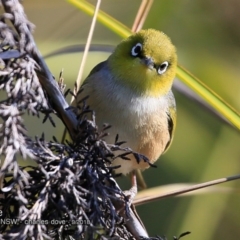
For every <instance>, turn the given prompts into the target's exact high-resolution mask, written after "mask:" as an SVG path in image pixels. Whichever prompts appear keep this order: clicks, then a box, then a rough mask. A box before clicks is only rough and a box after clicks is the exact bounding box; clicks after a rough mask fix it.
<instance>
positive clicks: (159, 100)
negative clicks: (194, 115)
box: [81, 29, 177, 174]
mask: <svg viewBox="0 0 240 240" xmlns="http://www.w3.org/2000/svg"><path fill="white" fill-rule="evenodd" d="M176 67H177V55H176V49H175V47H174V46H173V44H172V43H171V40H170V39H169V38H168V37H167V36H166V35H165V34H164V33H163V32H160V31H157V30H154V29H147V30H141V31H139V32H137V33H135V34H133V35H131V36H130V37H128V38H127V39H125V40H123V41H122V42H121V43H120V44H119V45H118V46H117V47H116V48H115V50H114V52H113V53H112V54H111V55H110V56H109V58H108V59H107V60H106V61H104V62H101V63H99V64H98V65H97V66H95V67H94V68H93V70H92V71H91V72H90V74H89V76H88V77H87V78H86V80H85V81H84V83H83V86H82V88H83V95H81V97H83V96H85V95H86V96H89V98H88V99H87V104H88V105H89V106H90V108H91V109H92V110H94V111H95V115H96V122H97V125H98V126H99V127H100V126H102V125H103V124H104V123H109V124H110V125H111V128H110V129H109V133H110V134H109V135H108V136H107V137H106V138H105V140H106V142H107V143H114V140H115V137H116V135H117V134H118V135H119V137H120V139H121V140H124V141H126V144H125V146H128V147H130V148H131V149H132V150H134V151H135V152H138V153H141V154H143V155H145V156H147V157H148V158H149V160H150V162H151V163H154V162H155V161H156V160H157V159H158V158H159V156H160V155H161V154H162V153H164V152H165V151H166V150H167V149H168V147H169V145H170V143H171V141H172V138H173V132H174V129H175V123H176V106H175V99H174V96H173V93H172V91H171V87H172V83H173V79H174V77H175V73H176ZM129 157H130V158H131V160H130V161H127V160H126V161H125V160H122V159H116V160H114V161H113V166H118V165H121V167H120V168H117V169H116V171H115V172H116V173H122V174H127V173H130V172H131V171H133V170H136V169H141V170H144V169H146V168H148V167H149V164H148V163H146V162H144V161H141V162H140V163H139V164H138V163H137V161H136V159H135V158H134V157H133V156H132V157H131V156H129Z"/></svg>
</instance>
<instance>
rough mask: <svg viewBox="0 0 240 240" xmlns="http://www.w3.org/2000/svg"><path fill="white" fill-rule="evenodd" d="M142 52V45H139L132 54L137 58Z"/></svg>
mask: <svg viewBox="0 0 240 240" xmlns="http://www.w3.org/2000/svg"><path fill="white" fill-rule="evenodd" d="M141 51H142V44H141V43H137V44H136V45H135V46H134V47H133V48H132V51H131V54H132V56H133V57H136V56H138V55H139V54H140V52H141Z"/></svg>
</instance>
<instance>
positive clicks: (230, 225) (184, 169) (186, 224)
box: [23, 0, 240, 240]
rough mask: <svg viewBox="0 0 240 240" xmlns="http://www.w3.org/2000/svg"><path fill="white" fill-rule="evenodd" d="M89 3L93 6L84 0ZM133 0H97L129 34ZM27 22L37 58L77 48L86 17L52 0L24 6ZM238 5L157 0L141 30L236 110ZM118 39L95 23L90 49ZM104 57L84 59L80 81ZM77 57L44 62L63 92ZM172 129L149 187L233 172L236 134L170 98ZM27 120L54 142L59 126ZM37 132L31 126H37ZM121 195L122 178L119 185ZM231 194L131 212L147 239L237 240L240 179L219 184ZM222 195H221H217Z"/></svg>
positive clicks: (237, 157) (148, 175)
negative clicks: (167, 42) (162, 39)
mask: <svg viewBox="0 0 240 240" xmlns="http://www.w3.org/2000/svg"><path fill="white" fill-rule="evenodd" d="M89 2H91V3H93V4H95V3H96V1H89ZM140 3H141V1H140V0H131V1H129V0H114V1H109V0H102V4H101V9H102V10H103V11H105V12H107V13H108V14H109V15H111V16H113V17H114V18H116V19H118V20H119V21H121V22H122V23H123V24H125V25H126V26H128V27H129V28H131V26H132V24H133V21H134V19H135V16H136V13H137V11H138V7H139V5H140ZM23 5H24V8H25V12H26V14H27V16H28V18H29V20H30V21H31V22H32V23H34V24H35V26H36V28H35V32H34V37H35V40H36V42H37V45H38V47H39V49H40V51H41V52H42V54H43V55H46V54H48V53H50V52H53V51H55V50H58V49H60V48H63V47H66V46H70V45H76V44H84V43H85V41H86V39H87V35H88V31H89V28H90V24H91V17H90V16H88V15H86V14H85V13H83V12H81V11H79V10H78V9H76V8H74V7H73V6H72V5H70V4H69V3H68V2H67V1H63V0H62V1H59V0H51V1H48V0H41V1H40V0H25V1H24V2H23ZM239 12H240V1H239V0H229V1H224V0H218V1H217V0H212V1H206V0H196V1H191V0H182V1H174V0H168V1H166V0H157V1H155V2H154V3H153V6H152V8H151V10H150V13H149V15H148V17H147V20H146V22H145V24H144V28H155V29H159V30H162V31H163V32H165V33H166V34H167V35H168V36H169V37H170V38H171V39H172V42H173V43H174V44H175V46H176V47H177V49H178V58H179V63H180V64H181V65H183V66H184V67H185V68H186V69H188V70H189V71H190V72H191V73H193V74H194V75H195V76H197V77H198V78H199V79H201V80H202V81H203V82H204V83H206V85H208V86H209V87H210V88H212V89H213V90H214V91H215V92H217V93H218V94H219V95H220V96H222V98H223V99H225V100H226V101H227V102H228V103H230V104H231V105H232V106H233V107H234V108H236V109H237V110H238V111H240V15H239ZM120 41H121V39H120V37H119V36H117V35H115V34H114V33H112V32H111V31H110V30H108V29H107V28H106V27H104V26H102V25H101V24H100V23H97V25H96V29H95V33H94V37H93V43H97V44H108V45H113V46H115V45H117V44H118V43H119V42H120ZM108 55H109V54H108V53H101V52H94V53H89V56H88V60H87V65H86V68H85V75H84V76H86V75H87V74H88V73H89V71H90V70H91V69H92V67H94V66H95V65H96V64H97V63H98V62H100V61H103V60H105V59H106V58H107V57H108ZM81 58H82V54H81V53H75V54H65V55H61V56H56V57H52V58H48V59H47V60H46V61H47V64H48V66H49V68H50V69H51V71H52V74H53V75H54V76H55V77H56V79H57V78H58V76H59V73H60V71H61V70H62V69H64V79H65V83H66V84H67V88H71V87H72V86H73V84H74V81H75V79H76V76H77V73H78V68H79V64H80V62H81ZM175 96H176V101H177V109H178V119H177V120H178V121H177V129H176V133H175V139H174V141H173V144H172V146H171V148H170V150H169V151H168V152H167V153H166V154H165V155H164V156H162V157H161V161H158V162H157V168H151V169H149V170H146V171H145V172H144V173H143V175H144V177H145V179H146V182H147V184H148V186H149V187H154V186H159V185H166V184H172V183H199V182H204V181H209V180H213V179H216V178H221V177H226V176H231V175H235V174H238V173H239V172H240V134H239V131H238V130H236V129H234V128H232V127H230V126H228V125H226V124H225V123H223V122H222V121H220V120H219V119H218V118H216V117H215V116H213V115H212V114H211V113H210V112H208V111H206V110H205V109H204V108H202V107H201V106H199V105H198V104H196V103H194V102H193V101H191V100H189V99H188V98H186V97H185V96H183V95H181V94H179V93H177V92H176V93H175ZM41 121H42V119H41V118H40V119H39V120H38V119H36V118H34V119H33V118H30V117H29V118H27V119H26V120H25V123H26V125H27V128H28V130H29V132H30V133H31V135H32V136H34V135H38V136H39V135H40V134H41V133H42V132H45V133H46V138H48V139H50V138H51V137H52V136H53V135H55V136H56V137H57V138H58V139H61V135H62V131H63V125H62V123H61V122H60V121H59V120H57V119H56V122H57V127H56V128H52V127H51V126H50V124H42V123H41ZM36 126H37V127H36ZM119 182H120V184H121V186H122V187H123V188H124V189H128V188H129V187H130V181H129V179H128V178H126V177H125V178H124V177H122V178H121V179H119ZM221 186H222V187H224V188H225V187H227V189H228V190H229V189H231V190H232V191H221V192H220V191H219V192H215V191H210V193H207V194H201V195H195V196H185V197H175V198H166V199H164V200H161V201H157V202H154V203H151V204H145V205H143V206H140V207H137V211H138V213H139V215H140V217H141V219H142V220H143V222H144V224H145V226H146V228H147V230H148V232H149V234H150V236H155V235H157V234H158V235H161V236H162V235H165V236H167V237H168V239H172V236H173V235H179V234H181V233H182V232H185V231H191V232H192V233H191V235H189V236H186V237H184V239H194V240H202V239H204V240H213V239H219V240H222V239H231V240H237V239H240V209H239V203H240V191H239V190H240V181H239V180H237V181H232V182H230V183H226V184H222V185H221ZM223 190H226V189H223Z"/></svg>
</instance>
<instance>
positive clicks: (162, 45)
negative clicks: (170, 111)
mask: <svg viewBox="0 0 240 240" xmlns="http://www.w3.org/2000/svg"><path fill="white" fill-rule="evenodd" d="M108 64H109V67H110V70H111V73H112V74H113V76H114V80H115V81H119V83H120V84H122V85H123V86H126V87H129V88H130V89H131V90H133V91H135V92H137V93H139V94H141V95H147V96H152V97H157V96H161V95H165V94H166V93H167V92H168V91H169V90H170V89H171V86H172V83H173V79H174V77H175V74H176V67H177V55H176V49H175V47H174V46H173V44H172V43H171V40H170V39H169V37H168V36H166V35H165V34H164V33H163V32H159V31H157V30H154V29H147V30H141V31H139V32H137V33H135V34H133V35H131V36H130V37H128V38H127V39H125V40H123V41H122V42H121V43H120V44H119V45H118V46H117V47H116V49H115V50H114V52H113V53H112V55H111V56H110V57H109V59H108Z"/></svg>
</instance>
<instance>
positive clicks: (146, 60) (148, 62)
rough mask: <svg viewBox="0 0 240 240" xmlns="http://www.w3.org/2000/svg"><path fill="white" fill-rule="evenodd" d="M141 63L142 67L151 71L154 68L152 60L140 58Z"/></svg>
mask: <svg viewBox="0 0 240 240" xmlns="http://www.w3.org/2000/svg"><path fill="white" fill-rule="evenodd" d="M142 63H143V64H144V65H146V66H147V67H148V68H149V69H151V70H152V69H153V68H154V61H153V59H152V58H150V57H144V58H142Z"/></svg>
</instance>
